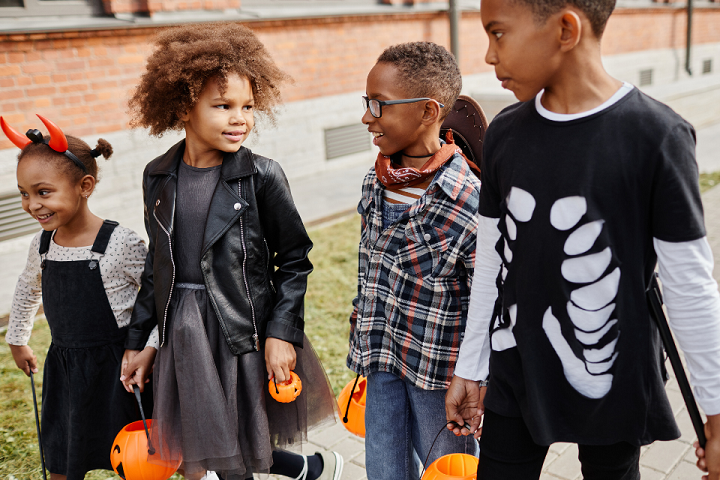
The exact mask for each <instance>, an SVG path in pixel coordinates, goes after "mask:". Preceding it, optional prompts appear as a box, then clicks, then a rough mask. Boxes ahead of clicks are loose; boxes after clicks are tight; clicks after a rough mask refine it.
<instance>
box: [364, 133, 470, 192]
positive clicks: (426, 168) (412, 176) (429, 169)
mask: <svg viewBox="0 0 720 480" xmlns="http://www.w3.org/2000/svg"><path fill="white" fill-rule="evenodd" d="M445 139H446V142H447V143H445V145H443V146H441V147H440V150H438V151H437V152H435V154H434V155H433V156H432V157H430V158H429V159H428V161H427V162H425V164H424V165H423V166H422V167H420V168H419V169H418V168H413V167H396V166H395V165H393V162H392V158H391V157H386V156H385V155H383V154H382V153H378V156H377V159H376V160H375V174H376V175H377V178H378V180H380V183H382V184H383V185H384V186H385V188H388V189H391V190H397V189H400V188H405V187H412V186H415V185H417V184H419V183H423V182H424V181H425V180H427V179H428V177H431V176H435V174H436V173H437V171H438V170H439V169H440V167H442V166H443V165H445V164H446V163H447V162H448V161H449V160H450V159H451V158H452V157H453V155H455V153H460V155H462V156H463V158H464V159H465V161H466V162H467V163H468V166H469V167H470V169H471V170H472V171H473V172H474V173H475V175H477V176H478V178H480V169H479V168H478V167H477V165H475V164H474V163H473V162H471V161H470V160H468V158H467V157H465V155H463V153H462V150H460V147H458V146H457V145H455V143H454V139H453V136H452V130H449V131H448V133H447V134H446V136H445Z"/></svg>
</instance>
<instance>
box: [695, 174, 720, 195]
mask: <svg viewBox="0 0 720 480" xmlns="http://www.w3.org/2000/svg"><path fill="white" fill-rule="evenodd" d="M719 183H720V172H713V173H701V174H700V191H701V192H704V191H705V190H709V189H711V188H712V187H714V186H715V185H717V184H719Z"/></svg>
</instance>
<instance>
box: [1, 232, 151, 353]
mask: <svg viewBox="0 0 720 480" xmlns="http://www.w3.org/2000/svg"><path fill="white" fill-rule="evenodd" d="M41 234H42V232H38V234H37V235H35V237H34V238H33V240H32V242H31V244H30V250H29V252H28V260H27V264H26V265H25V270H23V272H22V274H20V277H19V278H18V282H17V285H16V286H15V295H14V296H13V302H12V308H11V310H10V319H9V322H8V330H7V335H6V336H5V339H6V340H7V342H8V343H9V344H11V345H27V343H28V340H29V339H30V333H31V332H32V327H33V320H34V318H35V314H36V313H37V310H38V308H39V306H40V303H41V301H42V269H41V268H40V262H41V259H40V254H39V253H38V248H39V245H40V235H41ZM91 248H92V245H90V246H87V247H63V246H60V245H58V244H57V243H55V240H54V239H53V240H52V241H51V242H50V248H49V250H48V253H47V256H46V259H47V260H53V261H57V262H70V261H77V260H90V259H93V258H94V259H98V262H99V264H100V275H101V277H102V281H103V286H104V287H105V293H106V294H107V297H108V301H109V302H110V307H111V308H112V311H113V313H114V314H115V319H116V320H117V324H118V327H124V326H126V325H128V324H129V323H130V315H131V314H132V309H133V306H134V305H135V298H136V297H137V293H138V289H139V288H140V276H141V275H142V272H143V268H144V266H145V256H146V255H147V247H145V242H144V241H143V240H142V239H141V238H140V237H139V236H138V234H137V233H135V232H133V231H132V230H130V229H129V228H125V227H121V226H117V227H115V230H114V231H113V233H112V236H111V237H110V241H109V242H108V246H107V249H106V250H105V254H104V255H100V254H99V253H96V252H92V251H91ZM158 343H159V342H158V331H157V327H155V329H154V330H153V331H152V333H151V334H150V338H149V339H148V342H147V346H151V347H155V348H158Z"/></svg>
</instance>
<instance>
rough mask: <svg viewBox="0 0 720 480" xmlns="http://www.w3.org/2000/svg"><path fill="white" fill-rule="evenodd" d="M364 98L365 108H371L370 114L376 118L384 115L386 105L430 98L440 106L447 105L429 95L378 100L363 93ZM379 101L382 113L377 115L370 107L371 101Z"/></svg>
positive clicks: (422, 100)
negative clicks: (383, 110) (383, 108)
mask: <svg viewBox="0 0 720 480" xmlns="http://www.w3.org/2000/svg"><path fill="white" fill-rule="evenodd" d="M362 98H363V100H364V101H365V110H366V111H367V110H368V109H370V115H372V116H373V117H374V118H380V117H382V107H383V106H384V105H401V104H404V103H415V102H424V101H428V100H432V101H433V102H437V104H438V105H440V108H445V105H443V104H442V103H440V102H438V101H437V100H435V99H434V98H428V97H422V98H403V99H399V100H377V99H374V98H368V96H367V95H362ZM371 101H372V102H377V103H378V106H379V107H380V114H379V115H375V114H374V113H373V111H372V108H370V102H371Z"/></svg>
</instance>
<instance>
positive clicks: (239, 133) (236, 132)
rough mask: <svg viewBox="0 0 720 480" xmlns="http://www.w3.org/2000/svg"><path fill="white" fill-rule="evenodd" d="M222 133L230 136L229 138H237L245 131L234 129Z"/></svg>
mask: <svg viewBox="0 0 720 480" xmlns="http://www.w3.org/2000/svg"><path fill="white" fill-rule="evenodd" d="M223 135H225V136H226V137H230V138H231V139H238V138H241V137H242V136H243V135H245V132H243V131H239V130H235V131H232V132H223Z"/></svg>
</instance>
